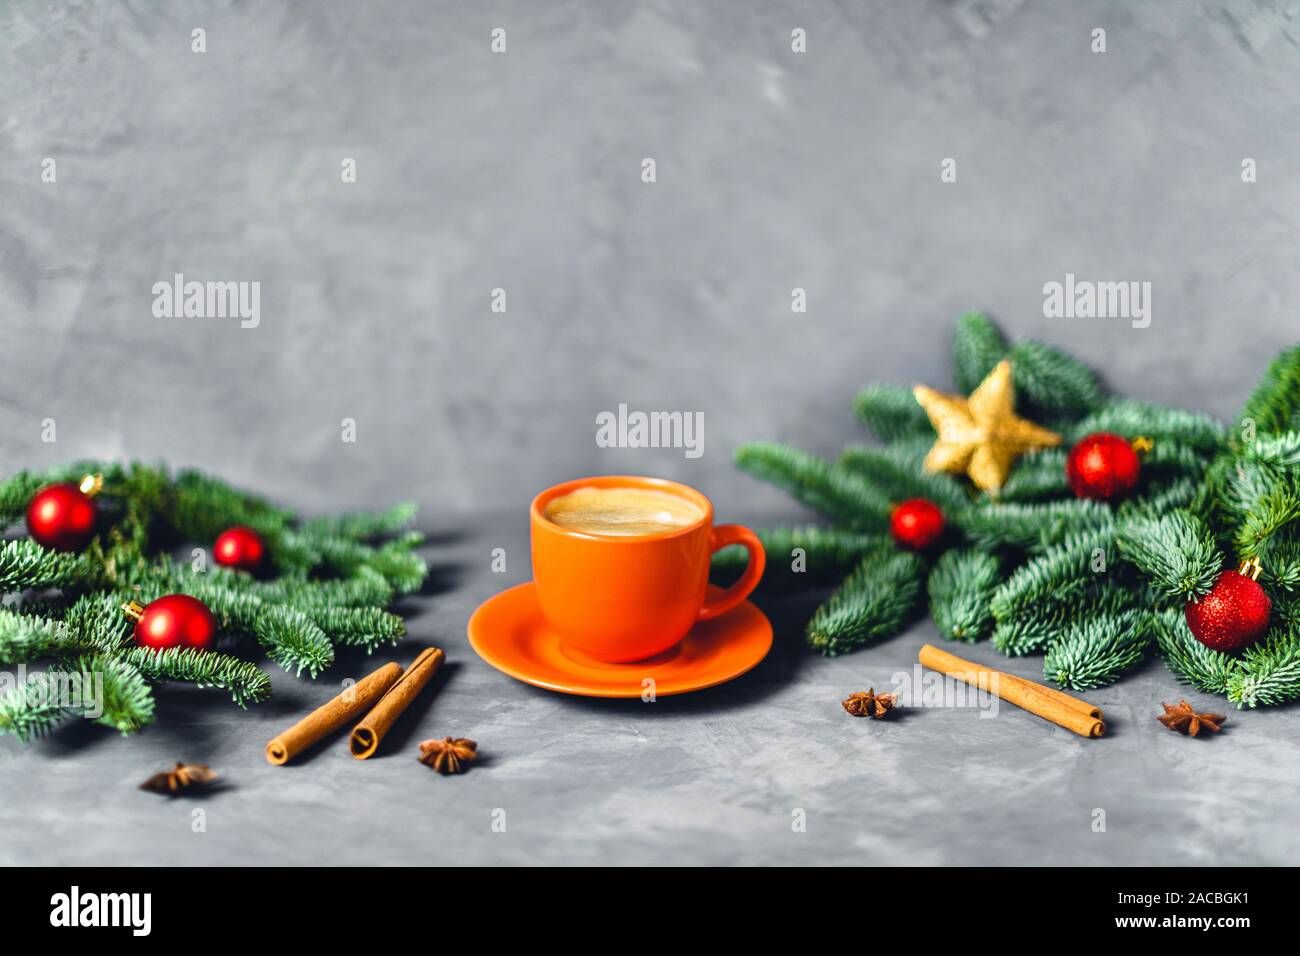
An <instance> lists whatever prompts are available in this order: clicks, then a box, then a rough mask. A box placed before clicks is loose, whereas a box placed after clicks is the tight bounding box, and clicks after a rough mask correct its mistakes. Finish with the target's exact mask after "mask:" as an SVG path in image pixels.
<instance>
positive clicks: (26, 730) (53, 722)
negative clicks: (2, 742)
mask: <svg viewBox="0 0 1300 956" xmlns="http://www.w3.org/2000/svg"><path fill="white" fill-rule="evenodd" d="M60 683H61V682H60V681H56V680H54V679H52V678H51V675H50V674H48V673H46V672H43V671H42V672H40V673H36V674H30V675H28V677H27V680H26V681H24V682H23V683H22V684H20V685H18V686H17V687H15V688H13V689H12V690H10V691H8V692H7V693H5V694H4V695H3V696H0V734H13V735H14V736H15V737H17V738H18V739H19V740H21V741H23V742H24V743H26V742H27V741H29V740H32V739H33V738H36V737H43V736H45V735H46V734H48V733H49V732H50V731H51V730H53V729H54V728H55V727H57V726H58V725H59V724H61V723H63V721H65V720H67V719H68V718H69V717H70V716H72V714H73V711H72V710H71V708H69V707H66V706H64V704H63V703H62V702H61V701H62V699H63V698H62V697H61V695H60V694H59V692H58V688H59V685H60Z"/></svg>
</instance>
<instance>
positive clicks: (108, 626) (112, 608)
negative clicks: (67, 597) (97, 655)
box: [63, 593, 131, 651]
mask: <svg viewBox="0 0 1300 956" xmlns="http://www.w3.org/2000/svg"><path fill="white" fill-rule="evenodd" d="M129 600H131V597H130V596H129V595H126V594H111V593H110V594H86V595H83V596H82V597H80V598H78V599H77V601H76V603H75V604H73V605H72V607H70V608H68V611H67V613H66V614H65V615H64V618H63V623H64V624H65V625H66V626H67V628H68V629H69V630H70V631H71V632H72V633H73V634H74V635H76V639H77V641H78V642H80V643H81V644H82V645H84V646H85V647H87V648H95V649H98V650H101V651H111V650H114V649H115V648H118V647H121V646H122V645H124V644H126V643H128V642H129V641H130V640H131V622H130V620H129V619H128V618H127V616H126V615H125V614H123V613H122V605H123V604H124V603H126V602H127V601H129Z"/></svg>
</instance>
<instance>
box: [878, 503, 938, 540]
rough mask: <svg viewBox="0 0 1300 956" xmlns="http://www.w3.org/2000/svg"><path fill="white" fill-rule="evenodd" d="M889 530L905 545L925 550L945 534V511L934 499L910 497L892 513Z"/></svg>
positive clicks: (895, 538)
mask: <svg viewBox="0 0 1300 956" xmlns="http://www.w3.org/2000/svg"><path fill="white" fill-rule="evenodd" d="M889 531H890V533H891V534H892V535H893V536H894V540H895V541H897V542H898V543H899V544H901V545H902V546H903V547H905V548H911V549H912V550H913V551H924V550H925V549H926V548H928V547H930V546H931V545H932V544H934V543H935V542H936V541H938V540H939V538H940V536H941V535H942V534H943V512H942V511H940V510H939V506H938V505H936V504H935V503H934V502H933V501H927V500H926V499H924V498H908V499H907V500H906V501H904V502H902V503H901V504H899V505H898V507H896V508H895V509H894V510H893V512H891V513H890V515H889Z"/></svg>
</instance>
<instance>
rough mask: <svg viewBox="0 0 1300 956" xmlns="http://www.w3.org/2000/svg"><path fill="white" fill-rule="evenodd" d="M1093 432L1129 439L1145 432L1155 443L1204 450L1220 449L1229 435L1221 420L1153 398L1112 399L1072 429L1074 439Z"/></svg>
mask: <svg viewBox="0 0 1300 956" xmlns="http://www.w3.org/2000/svg"><path fill="white" fill-rule="evenodd" d="M1093 432H1113V433H1115V434H1117V435H1122V436H1123V437H1125V438H1128V439H1130V440H1131V439H1134V438H1137V437H1138V436H1139V435H1145V436H1146V437H1148V438H1151V439H1153V440H1154V441H1155V447H1156V448H1160V447H1161V446H1170V447H1177V448H1185V449H1190V450H1192V451H1198V452H1201V453H1204V454H1209V453H1212V452H1215V451H1217V450H1218V449H1219V448H1221V447H1222V445H1223V442H1224V439H1225V438H1226V437H1227V429H1226V428H1225V426H1224V425H1223V423H1222V422H1219V421H1218V420H1216V419H1214V418H1211V417H1210V416H1209V415H1203V414H1201V413H1200V412H1189V411H1186V410H1184V409H1181V408H1169V407H1167V406H1165V405H1156V404H1153V403H1151V402H1138V401H1133V400H1132V399H1126V398H1124V399H1113V400H1111V401H1109V402H1107V403H1106V404H1105V405H1103V406H1102V407H1101V408H1099V409H1097V410H1096V411H1094V412H1093V413H1092V414H1090V415H1088V416H1087V417H1086V418H1084V419H1082V420H1081V421H1079V422H1078V423H1077V424H1075V425H1074V426H1073V427H1071V428H1070V430H1069V438H1070V440H1071V441H1078V440H1079V439H1080V438H1082V437H1083V436H1085V435H1090V434H1092V433H1093Z"/></svg>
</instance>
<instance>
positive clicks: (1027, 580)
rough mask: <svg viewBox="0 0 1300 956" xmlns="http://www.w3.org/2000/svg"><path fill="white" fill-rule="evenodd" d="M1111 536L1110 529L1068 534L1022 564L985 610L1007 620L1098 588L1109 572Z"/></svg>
mask: <svg viewBox="0 0 1300 956" xmlns="http://www.w3.org/2000/svg"><path fill="white" fill-rule="evenodd" d="M1114 544H1115V534H1114V531H1113V530H1112V529H1110V528H1102V529H1097V530H1090V531H1084V532H1082V533H1077V534H1072V535H1069V536H1068V537H1066V538H1065V539H1063V540H1062V541H1061V542H1060V543H1058V544H1055V545H1053V546H1052V547H1050V548H1048V549H1047V550H1046V551H1044V552H1043V553H1042V554H1040V555H1038V556H1036V557H1034V558H1031V559H1030V560H1029V561H1027V562H1025V563H1024V564H1022V565H1021V566H1020V567H1018V568H1017V569H1016V570H1015V571H1014V572H1012V574H1011V576H1010V577H1009V578H1007V579H1006V581H1004V582H1003V583H1002V584H1001V585H999V586H998V587H997V589H996V590H995V591H994V592H993V594H992V595H991V597H990V600H989V608H990V610H991V611H992V613H993V616H994V617H996V618H997V619H998V621H1010V620H1011V619H1013V618H1015V617H1017V616H1019V615H1021V614H1023V613H1025V612H1027V611H1029V610H1030V609H1032V608H1033V607H1035V606H1037V605H1041V604H1043V602H1046V601H1052V600H1059V599H1060V597H1061V595H1063V594H1066V593H1067V592H1068V593H1074V594H1077V593H1081V591H1082V590H1084V589H1086V588H1087V587H1092V586H1094V585H1096V586H1100V584H1101V583H1102V582H1103V580H1104V579H1102V578H1101V575H1104V574H1106V573H1107V572H1108V571H1109V570H1110V564H1111V561H1110V552H1111V549H1112V548H1113V547H1114Z"/></svg>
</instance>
